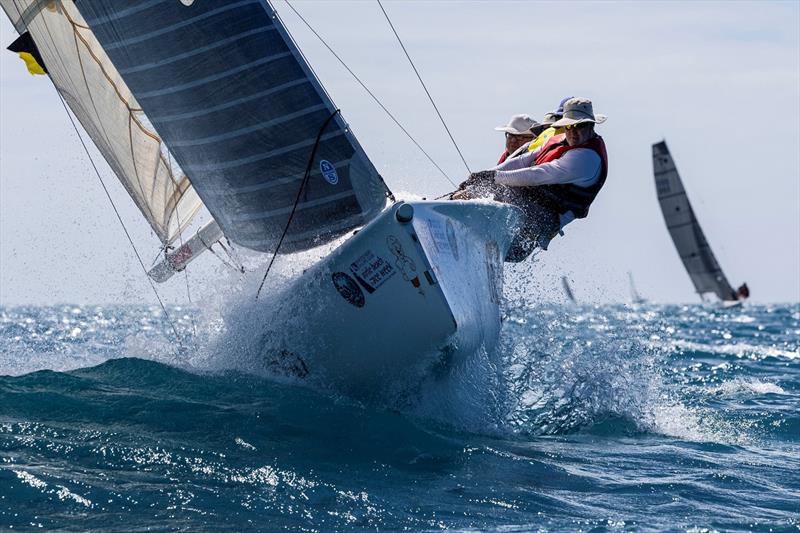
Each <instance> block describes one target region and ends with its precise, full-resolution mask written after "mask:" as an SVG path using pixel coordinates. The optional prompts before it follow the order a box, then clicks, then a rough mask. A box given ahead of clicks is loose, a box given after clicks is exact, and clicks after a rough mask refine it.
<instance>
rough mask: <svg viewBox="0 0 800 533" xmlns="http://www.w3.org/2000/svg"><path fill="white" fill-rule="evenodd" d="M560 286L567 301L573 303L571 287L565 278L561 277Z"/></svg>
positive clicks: (573, 297)
mask: <svg viewBox="0 0 800 533" xmlns="http://www.w3.org/2000/svg"><path fill="white" fill-rule="evenodd" d="M561 286H562V287H563V288H564V294H566V295H567V299H568V300H569V301H570V302H572V303H575V293H573V292H572V287H570V286H569V281H568V280H567V276H561Z"/></svg>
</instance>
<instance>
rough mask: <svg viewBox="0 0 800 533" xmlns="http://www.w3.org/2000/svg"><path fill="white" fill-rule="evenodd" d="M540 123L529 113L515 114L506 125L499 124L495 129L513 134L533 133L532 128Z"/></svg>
mask: <svg viewBox="0 0 800 533" xmlns="http://www.w3.org/2000/svg"><path fill="white" fill-rule="evenodd" d="M538 125H539V123H538V122H536V121H535V120H533V119H532V118H531V117H530V116H528V115H514V116H513V117H511V120H509V121H508V124H506V125H505V126H497V127H496V128H495V130H497V131H504V132H506V133H510V134H512V135H533V132H531V128H533V127H535V126H538Z"/></svg>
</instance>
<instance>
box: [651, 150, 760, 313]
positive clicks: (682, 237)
mask: <svg viewBox="0 0 800 533" xmlns="http://www.w3.org/2000/svg"><path fill="white" fill-rule="evenodd" d="M653 173H654V176H655V183H656V193H657V195H658V203H659V204H660V205H661V212H662V213H663V215H664V221H665V222H666V224H667V229H668V230H669V234H670V236H671V237H672V242H674V243H675V248H676V249H677V250H678V254H679V255H680V258H681V261H682V262H683V266H684V267H686V272H687V273H688V274H689V278H691V280H692V283H693V284H694V288H695V291H696V292H697V293H698V294H699V295H700V296H701V298H705V296H706V295H714V296H716V298H718V299H719V300H720V301H721V302H722V305H723V306H725V307H732V306H737V305H741V304H742V302H743V301H744V300H745V299H746V298H747V297H748V296H749V295H750V290H749V288H748V287H747V284H746V283H745V284H742V285H741V286H740V287H739V288H738V289H737V290H734V289H733V287H731V284H730V283H728V278H726V277H725V274H724V273H723V272H722V268H721V267H720V265H719V263H718V262H717V259H716V257H714V253H713V252H712V251H711V246H710V245H709V244H708V241H707V240H706V237H705V234H704V233H703V230H702V229H701V228H700V223H699V222H698V221H697V217H696V216H695V214H694V210H693V209H692V205H691V204H690V203H689V198H688V196H687V195H686V190H685V189H684V187H683V182H682V181H681V177H680V175H679V174H678V169H677V168H676V167H675V162H674V161H673V159H672V156H671V155H670V153H669V149H668V148H667V143H666V141H661V142H658V143H655V144H653Z"/></svg>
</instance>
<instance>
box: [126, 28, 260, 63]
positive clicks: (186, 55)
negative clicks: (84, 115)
mask: <svg viewBox="0 0 800 533" xmlns="http://www.w3.org/2000/svg"><path fill="white" fill-rule="evenodd" d="M275 30H276V28H275V26H271V27H265V28H256V29H254V30H249V31H245V32H242V33H238V34H236V35H234V36H233V37H230V38H227V39H221V40H219V41H216V42H215V43H212V44H210V45H208V46H203V47H201V48H196V49H194V50H190V51H188V52H184V53H181V54H177V55H174V56H171V57H165V58H162V59H159V60H158V61H155V62H153V63H147V64H144V65H136V66H133V67H128V68H126V69H120V71H119V73H120V74H134V73H136V72H142V71H145V70H150V69H154V68H159V67H163V66H166V65H169V64H170V63H174V62H176V61H181V60H183V59H188V58H190V57H193V56H196V55H200V54H204V53H206V52H210V51H211V50H216V49H218V48H222V47H223V46H228V45H230V44H233V43H235V42H236V41H239V40H241V39H246V38H247V37H252V36H253V35H258V34H259V33H264V32H266V31H275Z"/></svg>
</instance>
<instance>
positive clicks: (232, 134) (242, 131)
mask: <svg viewBox="0 0 800 533" xmlns="http://www.w3.org/2000/svg"><path fill="white" fill-rule="evenodd" d="M325 109H327V108H326V106H325V104H318V105H315V106H311V107H307V108H305V109H301V110H300V111H296V112H294V113H289V114H288V115H283V116H281V117H278V118H274V119H272V120H267V121H264V122H259V123H257V124H254V125H252V126H247V127H246V128H239V129H236V130H229V131H225V132H224V133H218V134H216V135H212V136H210V137H203V138H200V139H197V138H194V139H186V140H181V139H176V140H174V141H172V143H171V145H172V146H202V145H204V144H209V143H212V142H219V141H226V140H229V139H235V138H236V137H241V136H242V135H246V134H248V133H253V132H256V131H259V130H262V129H264V128H269V127H272V126H277V125H278V124H283V123H285V122H289V121H291V120H294V119H296V118H300V117H304V116H306V115H310V114H312V113H316V112H317V111H323V110H325Z"/></svg>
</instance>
